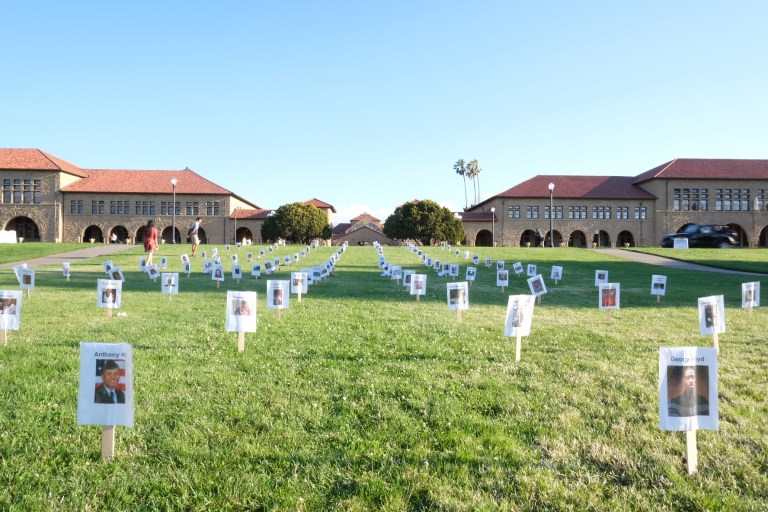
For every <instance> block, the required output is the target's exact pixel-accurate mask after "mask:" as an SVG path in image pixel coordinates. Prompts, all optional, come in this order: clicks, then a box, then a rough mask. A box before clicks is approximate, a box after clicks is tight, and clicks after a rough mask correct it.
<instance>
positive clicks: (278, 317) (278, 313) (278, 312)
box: [277, 308, 280, 320]
mask: <svg viewBox="0 0 768 512" xmlns="http://www.w3.org/2000/svg"><path fill="white" fill-rule="evenodd" d="M277 319H278V320H280V308H277Z"/></svg>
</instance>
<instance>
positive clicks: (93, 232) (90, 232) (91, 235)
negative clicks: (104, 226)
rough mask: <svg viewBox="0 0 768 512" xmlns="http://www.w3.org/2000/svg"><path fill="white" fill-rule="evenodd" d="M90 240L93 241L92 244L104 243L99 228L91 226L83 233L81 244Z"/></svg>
mask: <svg viewBox="0 0 768 512" xmlns="http://www.w3.org/2000/svg"><path fill="white" fill-rule="evenodd" d="M91 239H93V241H94V243H101V242H103V241H104V235H103V234H102V232H101V228H100V227H99V226H94V225H91V226H88V227H87V228H85V231H83V242H90V241H91Z"/></svg>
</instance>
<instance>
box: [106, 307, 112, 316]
mask: <svg viewBox="0 0 768 512" xmlns="http://www.w3.org/2000/svg"><path fill="white" fill-rule="evenodd" d="M107 317H108V318H112V308H107Z"/></svg>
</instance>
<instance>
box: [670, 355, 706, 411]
mask: <svg viewBox="0 0 768 512" xmlns="http://www.w3.org/2000/svg"><path fill="white" fill-rule="evenodd" d="M667 382H668V385H667V399H668V408H669V416H671V417H673V418H674V417H684V416H709V399H708V398H707V397H709V366H671V365H670V366H667Z"/></svg>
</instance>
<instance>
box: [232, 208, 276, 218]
mask: <svg viewBox="0 0 768 512" xmlns="http://www.w3.org/2000/svg"><path fill="white" fill-rule="evenodd" d="M273 212H274V210H270V209H268V208H260V209H257V210H251V209H248V208H238V209H236V210H235V211H233V212H232V215H230V216H229V217H230V218H231V219H250V220H259V219H266V218H267V217H269V216H270V215H271V214H272V213H273Z"/></svg>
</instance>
